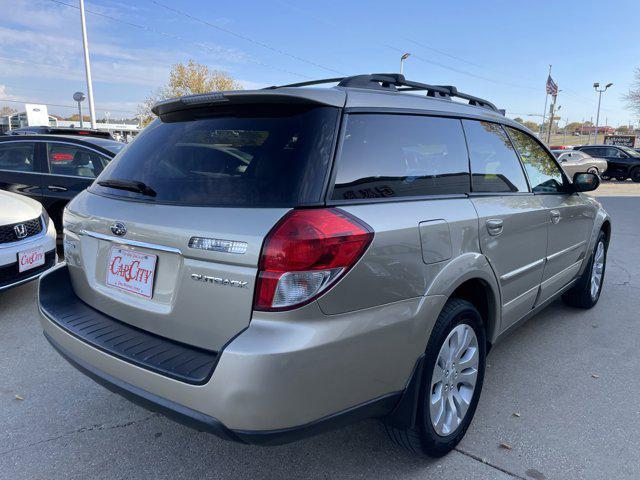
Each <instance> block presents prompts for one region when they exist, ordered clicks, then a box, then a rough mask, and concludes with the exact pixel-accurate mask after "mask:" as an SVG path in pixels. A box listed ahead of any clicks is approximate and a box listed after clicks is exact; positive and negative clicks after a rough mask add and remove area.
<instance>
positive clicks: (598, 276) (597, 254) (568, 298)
mask: <svg viewBox="0 0 640 480" xmlns="http://www.w3.org/2000/svg"><path fill="white" fill-rule="evenodd" d="M606 267H607V236H606V235H605V233H604V232H603V231H600V234H599V235H598V240H597V241H596V246H595V248H594V250H593V254H592V255H591V259H590V260H589V264H588V265H587V268H585V270H584V272H583V273H582V276H581V277H580V279H579V280H578V282H577V283H576V284H575V286H573V288H571V289H570V290H569V291H568V292H566V293H565V294H564V295H563V296H562V300H563V301H564V302H565V303H566V304H568V305H571V306H573V307H578V308H592V307H594V306H595V304H596V303H598V300H599V299H600V293H601V292H602V284H603V282H604V272H605V269H606Z"/></svg>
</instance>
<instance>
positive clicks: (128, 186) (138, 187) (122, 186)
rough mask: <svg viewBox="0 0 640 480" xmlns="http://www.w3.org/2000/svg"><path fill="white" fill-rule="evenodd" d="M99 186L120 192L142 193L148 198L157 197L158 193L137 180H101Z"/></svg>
mask: <svg viewBox="0 0 640 480" xmlns="http://www.w3.org/2000/svg"><path fill="white" fill-rule="evenodd" d="M98 185H100V186H102V187H109V188H117V189H119V190H128V191H129V192H136V193H141V194H142V195H146V196H148V197H155V196H156V195H157V193H156V191H155V190H154V189H153V188H151V187H150V186H148V185H147V184H146V183H144V182H138V181H135V180H116V179H113V180H100V181H99V182H98Z"/></svg>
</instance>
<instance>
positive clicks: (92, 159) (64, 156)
mask: <svg viewBox="0 0 640 480" xmlns="http://www.w3.org/2000/svg"><path fill="white" fill-rule="evenodd" d="M47 159H48V161H49V173H53V174H56V175H66V176H71V177H87V178H95V177H96V176H97V175H99V174H100V172H102V170H103V169H104V167H105V166H106V165H107V163H108V162H109V160H110V159H109V158H107V157H105V156H102V155H100V154H98V153H96V152H93V151H91V150H88V149H86V148H83V147H81V146H79V145H69V144H64V143H55V142H49V143H47Z"/></svg>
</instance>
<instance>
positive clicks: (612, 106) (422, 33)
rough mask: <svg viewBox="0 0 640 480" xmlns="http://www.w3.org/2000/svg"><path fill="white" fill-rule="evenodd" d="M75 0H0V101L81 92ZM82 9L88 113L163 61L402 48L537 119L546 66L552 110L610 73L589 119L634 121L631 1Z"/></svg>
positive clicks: (312, 66)
mask: <svg viewBox="0 0 640 480" xmlns="http://www.w3.org/2000/svg"><path fill="white" fill-rule="evenodd" d="M65 4H67V5H70V6H67V5H65ZM77 4H78V2H77V0H28V1H23V0H0V12H2V13H1V15H0V45H1V48H0V105H11V106H13V107H14V108H19V109H22V105H20V103H8V100H13V101H15V102H25V101H31V102H34V103H47V104H49V105H50V106H49V112H50V113H58V114H63V115H68V114H70V113H73V111H74V107H73V106H72V105H73V100H72V98H71V97H72V95H73V92H75V91H77V90H81V91H86V84H85V77H84V67H83V61H82V43H81V31H80V20H79V11H78V9H77V8H73V6H77ZM167 7H169V8H167ZM86 8H87V10H88V11H90V12H93V13H88V14H87V24H88V35H89V44H90V51H91V61H92V69H93V76H94V93H95V103H96V109H97V110H98V116H99V117H102V116H103V114H104V112H105V111H109V112H111V117H112V118H114V117H120V116H126V117H130V116H132V115H133V114H134V113H136V107H137V105H138V104H139V103H140V102H141V101H142V100H143V99H144V98H145V96H147V95H148V94H149V92H151V91H152V90H154V89H155V88H157V87H159V86H161V85H162V84H163V83H165V82H166V79H167V73H168V70H169V68H170V66H171V64H173V63H175V62H178V61H186V60H187V59H189V58H193V59H194V60H196V61H198V62H200V63H204V64H206V65H208V66H210V67H212V68H216V69H221V70H225V71H227V72H229V73H230V74H231V75H232V76H234V77H235V78H237V79H238V80H240V81H241V82H242V83H243V84H244V85H245V87H246V88H256V87H261V86H267V85H273V84H278V83H290V82H296V81H304V80H307V79H312V78H325V77H335V76H342V75H351V74H357V73H369V72H387V71H391V72H393V71H398V68H399V57H400V55H401V53H402V52H403V51H408V52H411V53H412V54H413V55H412V57H410V58H409V60H407V62H406V64H405V75H406V76H407V77H408V78H411V79H413V80H417V81H422V82H426V83H436V84H446V85H455V86H457V87H458V89H459V90H461V91H465V92H467V93H471V94H473V95H476V96H480V97H484V98H487V99H489V100H491V101H493V102H494V103H496V104H497V105H498V106H499V107H501V108H505V109H506V110H507V112H508V114H510V115H511V116H521V117H523V118H525V119H530V120H535V121H539V117H536V116H530V117H527V115H538V116H540V115H541V114H542V110H543V107H544V100H545V81H546V77H547V69H548V65H549V64H553V71H552V76H553V78H554V80H555V81H556V82H557V83H558V85H559V87H560V89H561V90H562V92H561V93H560V96H559V101H558V103H559V104H560V105H562V109H561V110H560V112H559V114H560V115H561V116H562V117H563V119H566V118H569V120H570V121H580V120H582V119H587V120H588V119H590V117H595V110H596V95H595V93H594V91H593V87H592V84H593V82H594V81H599V82H601V83H607V82H613V83H614V86H613V87H612V88H611V89H610V90H609V91H608V92H607V93H606V94H605V96H604V97H603V108H602V113H601V121H600V123H601V124H604V123H605V120H608V123H609V124H613V125H618V124H624V123H628V122H629V121H631V120H636V121H637V118H635V117H634V116H633V115H632V114H631V112H630V111H628V110H626V109H625V108H624V102H623V100H622V98H621V97H622V94H623V93H624V92H626V91H627V90H628V89H629V86H630V84H631V82H632V80H633V70H634V67H637V66H640V55H638V18H640V2H639V1H638V0H611V1H609V2H602V1H598V2H595V1H589V0H582V1H574V0H562V1H545V0H539V1H536V2H530V1H513V0H509V1H507V0H504V1H499V0H484V1H472V0H466V1H457V2H443V1H439V2H435V1H419V0H415V1H414V0H405V1H404V2H398V3H394V2H389V1H388V0H385V1H364V0H360V1H354V0H349V1H345V0H325V1H323V2H311V1H302V0H298V1H296V0H261V1H258V0H245V1H236V2H228V1H226V2H220V1H216V2H213V1H205V0H190V1H184V0H136V1H128V2H127V1H123V0H94V1H92V0H87V1H86ZM56 105H61V106H56ZM65 105H67V107H65ZM594 120H595V118H594Z"/></svg>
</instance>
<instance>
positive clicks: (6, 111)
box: [0, 105, 18, 117]
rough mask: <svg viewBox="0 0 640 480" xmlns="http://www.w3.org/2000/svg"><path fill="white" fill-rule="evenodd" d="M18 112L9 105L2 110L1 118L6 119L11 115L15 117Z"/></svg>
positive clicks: (0, 112) (0, 109) (0, 110)
mask: <svg viewBox="0 0 640 480" xmlns="http://www.w3.org/2000/svg"><path fill="white" fill-rule="evenodd" d="M16 113H18V111H17V110H16V109H15V108H11V107H9V106H7V105H5V106H3V107H2V108H0V117H6V116H9V115H15V114H16Z"/></svg>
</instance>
